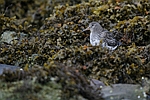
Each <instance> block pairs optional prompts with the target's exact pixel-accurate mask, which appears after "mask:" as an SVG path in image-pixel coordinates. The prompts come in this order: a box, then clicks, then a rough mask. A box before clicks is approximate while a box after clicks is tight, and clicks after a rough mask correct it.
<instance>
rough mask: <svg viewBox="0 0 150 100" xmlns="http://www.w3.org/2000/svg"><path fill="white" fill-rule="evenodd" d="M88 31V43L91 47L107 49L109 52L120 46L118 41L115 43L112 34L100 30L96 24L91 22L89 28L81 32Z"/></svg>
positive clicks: (102, 29)
mask: <svg viewBox="0 0 150 100" xmlns="http://www.w3.org/2000/svg"><path fill="white" fill-rule="evenodd" d="M86 30H90V31H91V33H90V43H91V45H92V46H99V45H100V46H102V48H103V47H106V48H108V49H109V50H115V49H116V48H117V47H118V46H120V45H121V42H120V41H117V40H116V39H115V37H114V34H113V33H111V32H110V31H108V30H106V29H104V28H102V26H101V25H100V24H99V23H98V22H91V23H90V24H89V26H88V27H87V28H86V29H85V30H83V31H86Z"/></svg>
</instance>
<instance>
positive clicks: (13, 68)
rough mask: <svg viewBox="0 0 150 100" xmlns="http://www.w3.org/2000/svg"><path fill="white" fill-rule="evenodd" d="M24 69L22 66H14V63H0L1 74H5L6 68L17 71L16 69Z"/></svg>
mask: <svg viewBox="0 0 150 100" xmlns="http://www.w3.org/2000/svg"><path fill="white" fill-rule="evenodd" d="M18 69H19V70H22V68H19V67H17V66H12V65H6V64H0V75H1V74H3V72H4V70H10V71H15V70H18Z"/></svg>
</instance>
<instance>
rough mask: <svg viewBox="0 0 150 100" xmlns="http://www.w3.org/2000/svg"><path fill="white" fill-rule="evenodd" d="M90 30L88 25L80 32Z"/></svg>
mask: <svg viewBox="0 0 150 100" xmlns="http://www.w3.org/2000/svg"><path fill="white" fill-rule="evenodd" d="M87 30H90V27H87V28H86V29H84V30H83V31H82V32H84V31H87Z"/></svg>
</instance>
